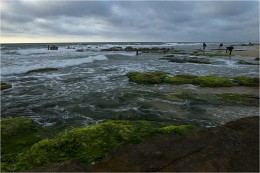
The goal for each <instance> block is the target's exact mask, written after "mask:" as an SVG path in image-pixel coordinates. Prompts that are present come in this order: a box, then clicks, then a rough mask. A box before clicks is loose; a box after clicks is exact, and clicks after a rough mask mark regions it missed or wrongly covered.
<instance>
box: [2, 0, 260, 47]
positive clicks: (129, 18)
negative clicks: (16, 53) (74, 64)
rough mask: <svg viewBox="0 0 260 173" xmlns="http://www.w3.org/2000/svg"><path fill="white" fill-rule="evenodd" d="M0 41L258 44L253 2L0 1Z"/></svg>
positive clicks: (257, 12) (257, 22)
mask: <svg viewBox="0 0 260 173" xmlns="http://www.w3.org/2000/svg"><path fill="white" fill-rule="evenodd" d="M0 8H1V42H2V43H7V42H93V41H94V42H95V41H96V42H99V41H107V42H113V41H125V42H127V41H163V42H166V41H170V42H182V41H195V42H196V41H216V42H228V41H245V42H249V41H251V42H253V41H259V1H257V0H256V1H134V2H133V1H72V0H71V1H68V0H67V1H57V0H1V7H0Z"/></svg>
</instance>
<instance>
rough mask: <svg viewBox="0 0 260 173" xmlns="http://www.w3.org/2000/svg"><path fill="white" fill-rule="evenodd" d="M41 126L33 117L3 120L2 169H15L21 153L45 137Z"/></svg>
mask: <svg viewBox="0 0 260 173" xmlns="http://www.w3.org/2000/svg"><path fill="white" fill-rule="evenodd" d="M42 134H43V131H42V128H41V127H38V126H37V125H35V124H34V123H33V121H32V119H31V118H26V117H16V118H7V119H2V120H1V170H2V171H14V169H15V168H14V166H13V165H14V164H15V163H16V161H17V160H16V159H17V157H18V155H19V153H21V152H23V151H26V150H28V149H29V148H30V147H31V146H32V145H33V144H35V143H36V142H38V141H40V140H41V139H43V135H42Z"/></svg>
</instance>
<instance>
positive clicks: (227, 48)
mask: <svg viewBox="0 0 260 173" xmlns="http://www.w3.org/2000/svg"><path fill="white" fill-rule="evenodd" d="M233 49H234V47H233V46H229V47H226V53H228V51H229V55H231V53H232V50H233Z"/></svg>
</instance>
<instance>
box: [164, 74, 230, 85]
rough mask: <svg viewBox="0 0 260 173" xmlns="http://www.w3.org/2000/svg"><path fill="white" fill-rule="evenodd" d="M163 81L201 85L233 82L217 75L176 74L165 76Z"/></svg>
mask: <svg viewBox="0 0 260 173" xmlns="http://www.w3.org/2000/svg"><path fill="white" fill-rule="evenodd" d="M164 81H165V82H166V83H171V84H195V85H200V86H202V87H230V86H233V83H232V81H231V80H230V79H229V78H226V77H218V76H195V75H177V76H173V77H167V78H166V79H165V80H164Z"/></svg>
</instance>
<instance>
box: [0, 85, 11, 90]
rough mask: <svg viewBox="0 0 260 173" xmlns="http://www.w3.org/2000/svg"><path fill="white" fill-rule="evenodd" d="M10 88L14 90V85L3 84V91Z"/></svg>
mask: <svg viewBox="0 0 260 173" xmlns="http://www.w3.org/2000/svg"><path fill="white" fill-rule="evenodd" d="M8 88H12V85H11V84H8V83H1V90H5V89H8Z"/></svg>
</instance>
